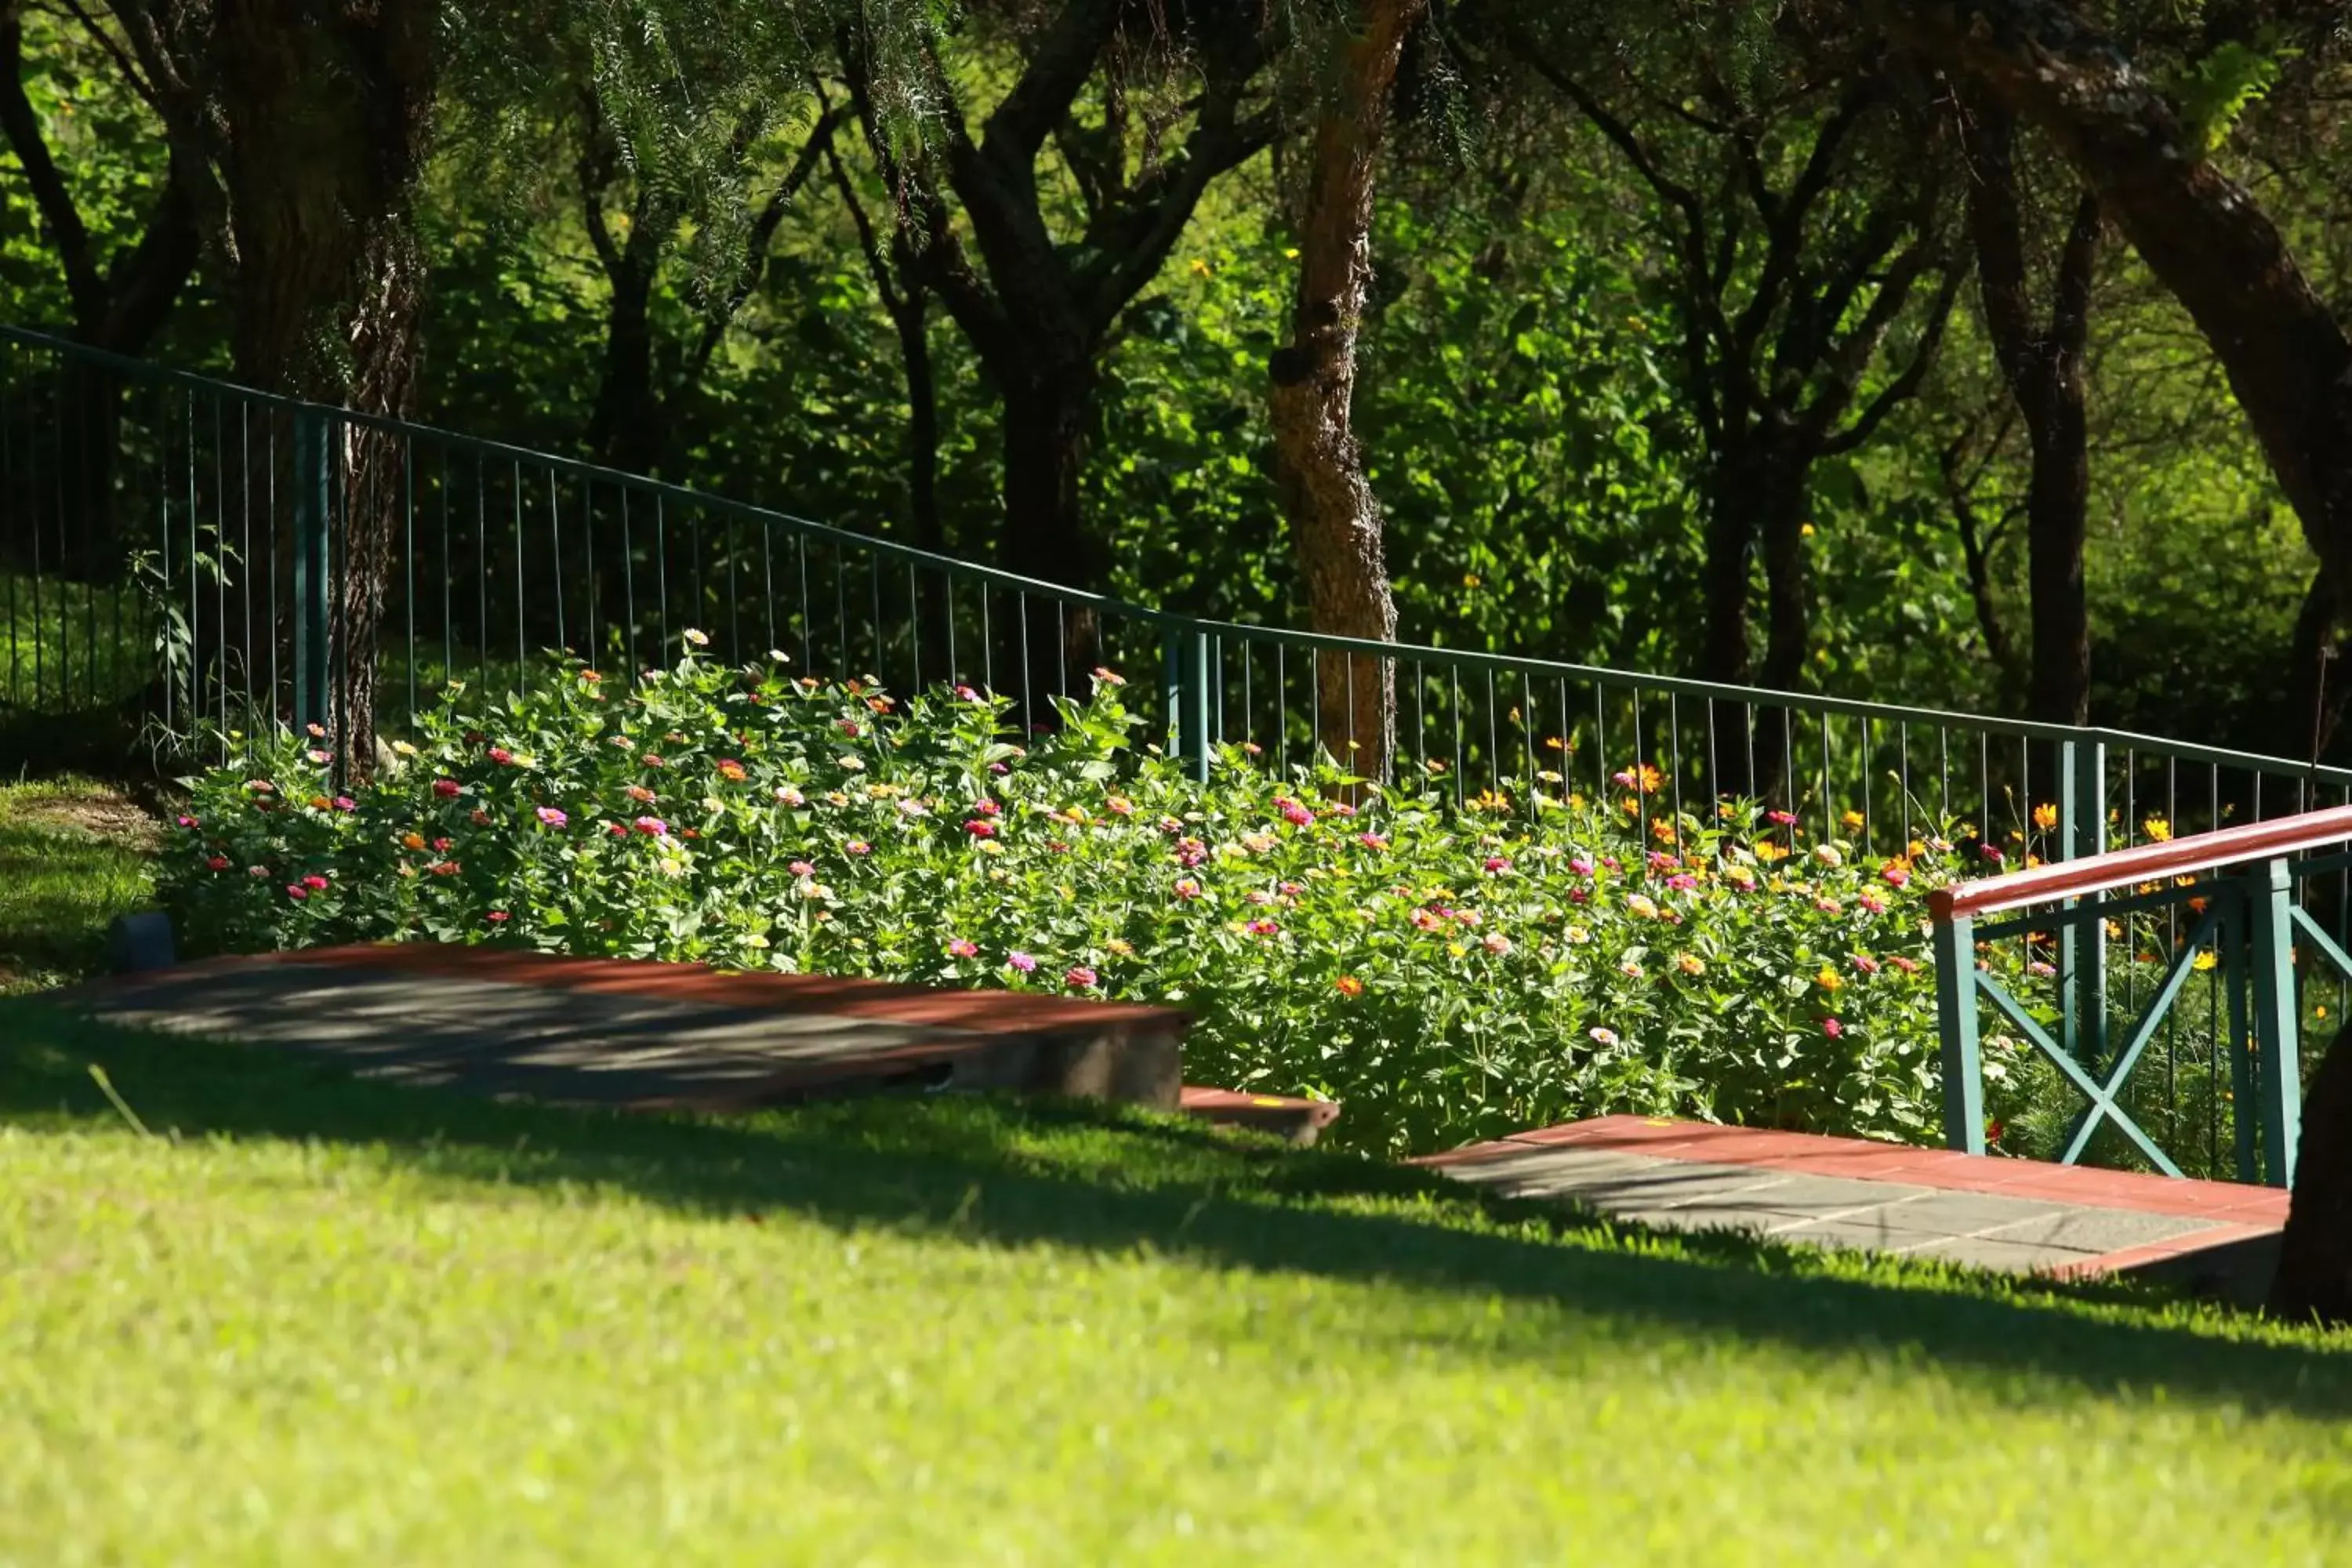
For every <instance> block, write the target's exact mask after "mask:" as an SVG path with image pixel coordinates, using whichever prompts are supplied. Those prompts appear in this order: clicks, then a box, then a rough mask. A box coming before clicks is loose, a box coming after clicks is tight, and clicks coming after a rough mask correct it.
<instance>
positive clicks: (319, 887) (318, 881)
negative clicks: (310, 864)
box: [302, 872, 327, 893]
mask: <svg viewBox="0 0 2352 1568" xmlns="http://www.w3.org/2000/svg"><path fill="white" fill-rule="evenodd" d="M302 885H303V886H304V887H306V888H308V889H310V890H311V891H312V892H314V893H323V892H325V891H326V890H327V879H325V878H324V877H321V876H319V875H318V874H317V873H315V872H313V873H312V874H311V875H310V876H308V877H305V878H303V879H302Z"/></svg>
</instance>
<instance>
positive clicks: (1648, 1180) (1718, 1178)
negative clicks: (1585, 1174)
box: [1575, 1160, 1792, 1208]
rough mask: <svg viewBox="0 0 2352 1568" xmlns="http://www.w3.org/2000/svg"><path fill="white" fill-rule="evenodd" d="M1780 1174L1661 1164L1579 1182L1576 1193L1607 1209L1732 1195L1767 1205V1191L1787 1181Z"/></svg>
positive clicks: (1687, 1163) (1742, 1168)
mask: <svg viewBox="0 0 2352 1568" xmlns="http://www.w3.org/2000/svg"><path fill="white" fill-rule="evenodd" d="M1791 1179H1792V1178H1790V1176H1789V1175H1787V1174H1786V1173H1782V1172H1779V1171H1759V1170H1757V1169H1756V1168H1755V1167H1753V1166H1749V1165H1708V1164H1702V1163H1699V1162H1698V1161H1696V1160H1661V1161H1659V1162H1657V1163H1656V1164H1655V1165H1654V1166H1653V1167H1652V1168H1650V1169H1648V1170H1645V1171H1628V1172H1626V1173H1622V1174H1620V1175H1606V1176H1597V1177H1594V1178H1592V1179H1591V1180H1586V1181H1580V1182H1579V1183H1578V1184H1577V1185H1576V1188H1575V1191H1576V1192H1577V1194H1579V1195H1580V1196H1583V1197H1587V1198H1589V1199H1590V1200H1591V1201H1592V1202H1593V1203H1596V1204H1600V1205H1604V1206H1606V1207H1610V1208H1633V1207H1641V1208H1671V1207H1674V1206H1675V1205H1679V1204H1686V1203H1697V1202H1700V1201H1701V1200H1705V1199H1715V1198H1723V1197H1727V1196H1729V1195H1730V1194H1734V1193H1745V1194H1756V1201H1757V1202H1758V1203H1759V1204H1769V1203H1770V1202H1771V1199H1770V1198H1769V1196H1768V1195H1766V1194H1769V1191H1770V1190H1771V1189H1772V1188H1774V1187H1778V1186H1780V1185H1782V1184H1786V1183H1788V1182H1789V1181H1790V1180H1791Z"/></svg>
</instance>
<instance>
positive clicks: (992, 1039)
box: [58, 942, 1188, 1110]
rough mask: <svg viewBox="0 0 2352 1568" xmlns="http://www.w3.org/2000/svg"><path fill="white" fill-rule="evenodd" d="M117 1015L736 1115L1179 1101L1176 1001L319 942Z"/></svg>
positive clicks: (77, 994)
mask: <svg viewBox="0 0 2352 1568" xmlns="http://www.w3.org/2000/svg"><path fill="white" fill-rule="evenodd" d="M58 1000H59V1001H61V1002H64V1003H65V1004H67V1005H70V1006H74V1007H76V1008H78V1009H79V1010H80V1011H82V1012H85V1013H88V1014H90V1015H92V1016H97V1017H100V1018H103V1019H106V1020H108V1021H110V1022H113V1023H120V1024H125V1025H130V1026H135V1027H140V1028H149V1029H160V1030H164V1031H167V1032H173V1033H179V1034H187V1035H198V1036H205V1037H211V1038H215V1039H223V1040H234V1041H238V1042H242V1043H246V1044H252V1045H269V1046H281V1047H293V1048H299V1049H302V1050H305V1051H308V1052H311V1053H315V1054H319V1055H323V1056H326V1057H329V1058H334V1059H336V1060H338V1061H339V1062H341V1064H343V1065H345V1066H348V1067H350V1068H352V1069H353V1070H354V1071H356V1072H359V1073H362V1074H363V1075H366V1076H369V1077H375V1078H384V1079H394V1080H397V1081H401V1082H406V1083H415V1084H446V1085H452V1086H455V1087H457V1088H461V1089H472V1090H476V1091H478V1092H483V1093H488V1094H495V1095H515V1096H527V1097H529V1098H530V1099H533V1100H547V1101H551V1102H555V1103H568V1104H592V1105H609V1106H627V1107H632V1108H638V1109H658V1108H677V1109H688V1110H749V1109H752V1108H754V1107H757V1106H760V1105H763V1104H771V1103H775V1102H778V1101H782V1100H793V1099H796V1098H802V1097H804V1096H806V1095H809V1094H813V1093H838V1092H843V1091H846V1090H851V1089H858V1088H893V1087H895V1088H923V1089H974V1090H981V1089H1003V1090H1009V1091H1012V1092H1016V1093H1049V1094H1071V1095H1084V1096H1090V1097H1093V1098H1097V1099H1104V1100H1127V1101H1130V1102H1133V1103H1136V1104H1140V1105H1147V1106H1150V1107H1153V1108H1156V1109H1159V1110H1175V1109H1177V1107H1178V1105H1179V1102H1180V1100H1179V1089H1180V1087H1181V1085H1180V1081H1179V1079H1180V1073H1179V1049H1180V1047H1181V1042H1182V1039H1183V1033H1184V1028H1185V1026H1186V1023H1187V1022H1188V1019H1187V1017H1186V1015H1184V1014H1183V1013H1181V1012H1179V1011H1176V1010H1175V1009H1172V1008H1166V1007H1139V1006H1131V1005H1124V1004H1114V1003H1108V1002H1090V1001H1086V1000H1083V999H1081V998H1076V997H1063V996H1046V995H1034V994H1013V993H1011V992H1003V991H932V990H926V989H922V988H919V987H915V986H906V985H888V984H881V983H879V982H877V981H867V980H840V979H835V978H832V977H829V976H824V975H813V974H772V973H761V974H753V973H727V972H722V971H719V970H714V969H711V968H709V967H708V966H706V965H703V964H698V963H636V962H630V961H624V960H604V959H583V958H560V957H551V956H546V955H542V954H539V953H532V952H513V951H510V950H504V949H497V948H486V947H444V946H438V945H436V944H432V943H424V942H417V943H407V944H403V945H399V946H373V947H341V948H319V949H314V950H311V951H310V952H287V953H267V954H260V955H257V956H254V957H242V958H225V959H214V960H209V961H207V962H205V963H192V964H184V965H182V966H180V967H178V968H175V969H165V970H158V971H154V972H152V973H143V974H131V975H123V976H120V977H117V978H114V979H110V980H102V981H97V982H93V983H92V984H88V985H84V986H79V987H76V988H75V989H74V990H72V991H70V992H68V993H63V994H59V996H58Z"/></svg>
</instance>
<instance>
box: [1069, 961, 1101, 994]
mask: <svg viewBox="0 0 2352 1568" xmlns="http://www.w3.org/2000/svg"><path fill="white" fill-rule="evenodd" d="M1062 978H1063V980H1065V981H1066V982H1067V983H1068V984H1070V986H1071V987H1072V988H1073V989H1076V990H1079V991H1083V990H1085V989H1086V988H1087V986H1089V985H1092V984H1094V983H1095V972H1094V971H1093V970H1091V969H1088V968H1087V966H1086V965H1085V964H1083V963H1074V964H1072V965H1070V967H1069V968H1067V969H1066V970H1064V971H1063V972H1062Z"/></svg>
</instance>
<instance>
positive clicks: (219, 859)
mask: <svg viewBox="0 0 2352 1568" xmlns="http://www.w3.org/2000/svg"><path fill="white" fill-rule="evenodd" d="M205 866H207V867H208V868H211V869H213V870H215V871H226V870H227V869H228V857H227V856H226V855H215V856H214V857H212V858H210V859H208V860H206V861H205Z"/></svg>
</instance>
